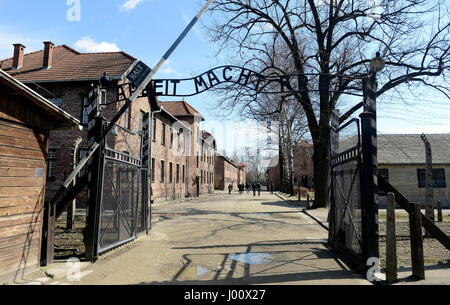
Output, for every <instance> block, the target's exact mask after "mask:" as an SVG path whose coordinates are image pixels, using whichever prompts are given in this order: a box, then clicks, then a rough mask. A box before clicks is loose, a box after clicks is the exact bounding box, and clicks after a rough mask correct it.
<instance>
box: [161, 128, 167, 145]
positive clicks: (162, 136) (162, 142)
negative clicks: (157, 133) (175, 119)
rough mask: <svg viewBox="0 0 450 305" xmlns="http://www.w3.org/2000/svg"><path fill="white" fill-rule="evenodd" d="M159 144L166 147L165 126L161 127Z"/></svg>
mask: <svg viewBox="0 0 450 305" xmlns="http://www.w3.org/2000/svg"><path fill="white" fill-rule="evenodd" d="M161 144H162V145H166V124H164V123H162V125H161Z"/></svg>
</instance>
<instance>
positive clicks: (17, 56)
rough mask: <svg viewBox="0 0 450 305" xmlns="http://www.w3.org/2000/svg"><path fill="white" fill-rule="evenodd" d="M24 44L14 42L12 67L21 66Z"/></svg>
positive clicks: (18, 67)
mask: <svg viewBox="0 0 450 305" xmlns="http://www.w3.org/2000/svg"><path fill="white" fill-rule="evenodd" d="M24 50H25V46H24V45H23V44H20V43H16V44H14V57H13V69H15V70H19V69H20V68H22V66H23V52H24Z"/></svg>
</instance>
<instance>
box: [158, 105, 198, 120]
mask: <svg viewBox="0 0 450 305" xmlns="http://www.w3.org/2000/svg"><path fill="white" fill-rule="evenodd" d="M159 103H160V105H161V106H163V107H164V109H166V110H167V111H169V112H170V113H171V114H172V115H174V116H199V117H201V119H202V121H204V120H205V119H204V118H203V116H202V115H201V113H200V112H198V111H197V110H196V109H195V108H194V107H192V106H191V105H189V104H188V103H187V102H186V101H174V102H161V101H160V102H159Z"/></svg>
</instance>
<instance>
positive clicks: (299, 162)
mask: <svg viewBox="0 0 450 305" xmlns="http://www.w3.org/2000/svg"><path fill="white" fill-rule="evenodd" d="M313 153H314V149H313V145H312V144H309V143H307V142H304V141H302V142H300V143H298V144H297V145H296V146H295V147H294V181H295V183H294V190H297V186H298V185H300V187H303V188H308V189H311V188H314V164H313V159H312V157H313ZM271 165H272V166H269V168H268V169H267V173H266V174H267V184H268V185H273V186H274V190H276V191H279V190H280V189H281V182H280V179H281V178H280V164H279V156H277V157H276V159H273V160H272V161H271Z"/></svg>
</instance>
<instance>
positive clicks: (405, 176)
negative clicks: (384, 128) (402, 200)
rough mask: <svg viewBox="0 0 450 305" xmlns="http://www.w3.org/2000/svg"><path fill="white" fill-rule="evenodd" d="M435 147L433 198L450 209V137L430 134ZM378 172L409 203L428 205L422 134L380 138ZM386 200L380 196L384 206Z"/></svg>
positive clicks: (432, 148)
mask: <svg viewBox="0 0 450 305" xmlns="http://www.w3.org/2000/svg"><path fill="white" fill-rule="evenodd" d="M427 138H428V141H429V142H430V145H431V152H432V167H433V199H434V203H435V204H436V202H437V201H438V200H440V201H441V203H442V205H443V206H447V207H450V186H449V183H448V181H447V179H448V177H450V134H430V135H427ZM377 142H378V152H377V154H378V156H377V158H378V173H379V174H380V175H381V176H383V177H384V178H386V179H387V180H388V181H389V183H390V184H392V185H393V186H394V187H395V188H397V189H398V190H399V191H400V192H401V193H402V194H403V195H404V196H405V197H406V198H407V199H408V200H409V201H411V202H418V203H422V204H424V203H425V159H426V156H425V145H424V143H423V141H422V139H421V135H419V134H387V135H384V134H383V135H379V136H378V140H377ZM384 203H385V198H384V197H380V204H382V205H384Z"/></svg>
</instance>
